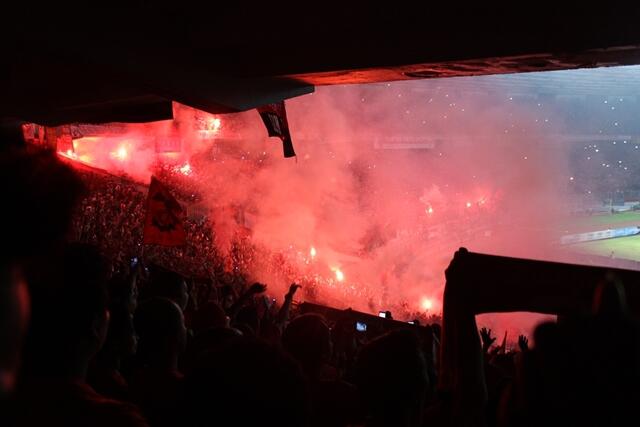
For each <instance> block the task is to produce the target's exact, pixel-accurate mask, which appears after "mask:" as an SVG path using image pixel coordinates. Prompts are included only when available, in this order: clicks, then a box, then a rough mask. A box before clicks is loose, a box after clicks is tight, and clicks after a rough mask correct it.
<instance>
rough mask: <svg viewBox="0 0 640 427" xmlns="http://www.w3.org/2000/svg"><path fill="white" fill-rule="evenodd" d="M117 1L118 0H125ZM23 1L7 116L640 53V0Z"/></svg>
mask: <svg viewBox="0 0 640 427" xmlns="http://www.w3.org/2000/svg"><path fill="white" fill-rule="evenodd" d="M115 3H118V2H115ZM103 7H104V9H102V10H101V9H100V6H96V5H94V4H93V3H85V4H83V5H81V6H78V5H62V4H60V3H58V2H55V3H53V4H52V5H49V6H44V7H43V6H41V5H38V4H30V2H28V1H26V2H20V4H18V5H16V6H15V7H14V10H13V11H9V10H5V11H4V12H5V13H3V15H4V18H5V20H6V21H7V22H4V23H3V25H2V26H1V28H2V29H1V30H0V31H1V32H3V33H4V34H0V35H1V36H2V40H3V41H4V42H5V47H4V49H3V50H4V53H3V55H2V60H1V61H2V62H3V64H0V65H2V72H0V94H1V95H2V96H0V117H15V118H19V119H24V120H31V121H37V122H39V123H41V124H49V125H56V124H60V123H65V122H74V121H90V122H108V121H115V120H117V121H131V122H144V121H150V120H158V119H162V118H169V117H170V115H171V108H170V107H171V104H170V102H171V101H178V102H181V103H184V104H187V105H190V106H193V107H196V108H200V109H202V110H205V111H208V112H211V113H229V112H236V111H244V110H247V109H251V108H255V107H257V106H260V105H264V104H268V103H273V102H277V101H280V100H283V99H287V98H291V97H294V96H299V95H301V94H305V93H309V92H311V91H313V86H314V85H325V84H343V83H367V82H378V81H388V80H402V79H418V78H432V77H450V76H463V75H480V74H494V73H512V72H523V71H542V70H555V69H569V68H579V67H597V66H610V65H624V64H636V63H639V62H640V60H639V59H640V48H639V47H640V27H639V26H638V25H637V22H640V19H639V18H640V10H639V8H638V7H633V6H626V7H625V8H623V9H620V8H616V7H614V6H613V5H611V6H608V5H598V6H590V5H586V4H585V5H581V6H580V8H579V9H576V8H574V7H570V6H558V5H555V6H554V7H553V8H552V9H548V8H546V7H544V6H543V5H540V4H537V5H536V6H535V7H534V8H532V9H531V10H526V9H524V10H523V9H522V8H521V6H520V5H518V7H517V8H516V6H515V5H514V6H512V7H511V8H504V7H502V6H488V5H485V4H482V5H478V6H467V5H465V6H454V5H438V6H434V5H433V4H432V2H422V3H418V4H409V3H389V4H384V5H380V6H373V5H372V4H371V3H370V2H366V3H365V2H356V3H350V2H341V3H339V4H335V5H333V4H331V2H325V3H322V4H321V5H319V6H318V7H316V8H315V9H313V10H305V9H303V8H301V7H298V6H296V7H286V6H285V5H281V4H278V3H274V2H262V3H258V4H251V5H248V4H245V3H242V2H240V3H238V2H223V3H221V2H206V3H205V2H202V3H201V2H197V1H192V0H183V1H173V2H122V4H120V5H118V4H115V5H114V2H110V3H109V5H108V6H103Z"/></svg>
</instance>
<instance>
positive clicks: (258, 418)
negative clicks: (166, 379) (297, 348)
mask: <svg viewBox="0 0 640 427" xmlns="http://www.w3.org/2000/svg"><path fill="white" fill-rule="evenodd" d="M185 400H186V402H188V403H187V405H188V408H187V409H188V411H187V412H188V413H189V414H190V415H191V416H193V417H194V418H193V422H194V424H196V423H197V425H203V424H202V420H207V419H208V420H210V425H215V426H234V427H235V426H241V427H242V426H256V425H268V426H282V427H287V426H301V425H305V424H306V417H307V410H308V407H307V404H308V402H307V395H306V390H305V385H304V380H303V377H302V374H301V372H300V368H299V367H298V365H297V364H296V363H295V361H293V360H292V359H291V358H290V357H288V356H287V355H286V354H284V353H283V352H281V351H279V350H276V349H274V348H272V347H270V346H269V345H267V344H266V343H264V342H262V341H258V340H255V339H248V338H235V339H232V340H231V341H229V342H228V343H227V344H226V345H225V346H224V347H223V348H220V349H219V350H217V351H212V352H208V353H206V354H203V355H202V356H201V357H200V358H199V360H198V362H197V363H196V367H195V369H194V370H193V372H192V373H191V374H190V375H188V376H187V380H186V399H185ZM212 414H215V415H216V416H215V417H212Z"/></svg>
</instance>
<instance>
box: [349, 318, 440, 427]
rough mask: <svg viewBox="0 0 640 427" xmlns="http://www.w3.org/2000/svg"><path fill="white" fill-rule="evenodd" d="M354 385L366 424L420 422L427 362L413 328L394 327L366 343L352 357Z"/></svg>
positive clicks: (409, 424) (396, 424)
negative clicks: (395, 328)
mask: <svg viewBox="0 0 640 427" xmlns="http://www.w3.org/2000/svg"><path fill="white" fill-rule="evenodd" d="M355 380H356V386H357V387H358V390H359V391H360V393H361V395H362V399H363V401H364V404H365V405H366V407H367V410H368V414H369V416H370V419H369V421H368V424H367V425H369V426H389V427H390V426H394V427H405V426H406V427H408V426H420V425H422V411H423V408H424V403H425V398H426V394H427V387H428V375H427V366H426V362H425V359H424V355H423V354H422V351H421V349H420V342H419V340H418V337H417V336H416V335H415V333H414V332H413V331H410V330H396V331H393V332H389V333H387V334H385V335H382V336H380V337H378V338H376V339H374V340H372V341H371V342H369V343H367V344H366V345H365V346H364V347H363V348H362V350H361V352H360V354H359V356H358V359H357V361H356V373H355Z"/></svg>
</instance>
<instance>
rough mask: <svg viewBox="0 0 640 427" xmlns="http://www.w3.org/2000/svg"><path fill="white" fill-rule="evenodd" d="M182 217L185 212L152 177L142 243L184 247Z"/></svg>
mask: <svg viewBox="0 0 640 427" xmlns="http://www.w3.org/2000/svg"><path fill="white" fill-rule="evenodd" d="M184 216H185V210H184V209H183V207H182V206H180V203H178V201H177V200H176V199H175V197H173V196H172V195H171V193H169V190H168V189H167V188H166V187H165V186H164V185H162V183H161V182H160V181H158V180H157V179H156V177H154V176H152V177H151V184H150V185H149V195H148V196H147V215H146V217H145V221H144V234H143V238H142V241H143V243H145V244H155V245H162V246H181V245H184V244H185V240H186V233H185V231H184V225H183V223H182V221H183V218H184Z"/></svg>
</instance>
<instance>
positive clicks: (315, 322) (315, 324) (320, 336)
mask: <svg viewBox="0 0 640 427" xmlns="http://www.w3.org/2000/svg"><path fill="white" fill-rule="evenodd" d="M282 345H283V346H284V348H285V350H286V351H288V352H289V354H291V355H292V356H293V358H294V359H296V360H297V361H298V363H300V365H301V366H302V369H303V370H304V372H305V374H307V376H309V377H310V378H314V379H316V378H317V376H318V375H319V374H320V370H321V369H322V366H323V364H324V363H326V362H327V361H328V360H329V359H330V358H331V350H332V344H331V330H330V329H329V326H327V323H326V322H325V320H324V318H323V317H322V316H320V315H318V314H313V313H309V314H303V315H302V316H298V317H296V318H295V319H293V320H292V321H291V323H289V325H288V326H287V328H286V329H285V331H284V334H283V335H282Z"/></svg>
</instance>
